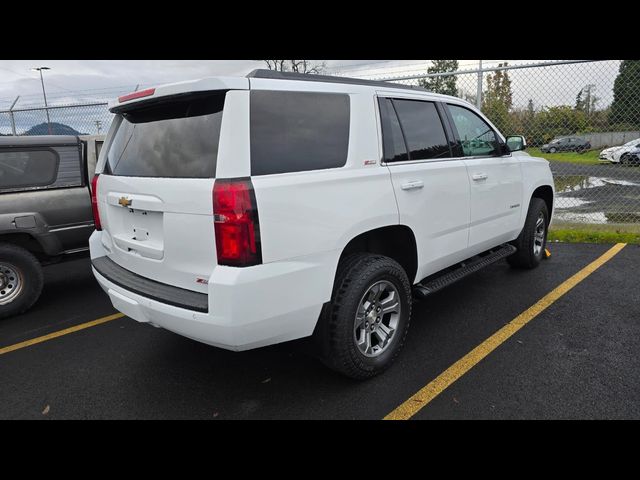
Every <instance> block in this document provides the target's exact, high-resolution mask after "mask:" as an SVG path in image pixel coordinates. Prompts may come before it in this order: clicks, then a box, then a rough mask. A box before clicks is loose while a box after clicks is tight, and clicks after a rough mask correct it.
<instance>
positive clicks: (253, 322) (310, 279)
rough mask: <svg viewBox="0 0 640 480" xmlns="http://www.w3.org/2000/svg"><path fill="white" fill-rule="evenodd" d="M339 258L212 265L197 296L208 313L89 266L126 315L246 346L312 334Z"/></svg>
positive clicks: (200, 337) (191, 334) (331, 255)
mask: <svg viewBox="0 0 640 480" xmlns="http://www.w3.org/2000/svg"><path fill="white" fill-rule="evenodd" d="M99 235H100V232H95V233H94V236H99ZM90 243H91V245H92V251H91V253H92V255H91V256H92V261H93V262H96V261H99V259H100V258H101V257H97V256H96V253H98V252H97V251H96V250H99V247H98V246H96V248H95V249H94V244H96V243H99V241H98V242H96V241H95V239H94V238H93V237H92V241H91V242H90ZM337 256H338V253H337V252H335V253H334V252H326V253H322V254H317V255H313V256H309V257H301V258H296V259H293V260H289V261H282V262H273V263H267V264H263V265H257V266H255V267H248V268H234V267H225V266H216V267H215V268H214V270H213V273H212V275H211V277H210V278H209V285H208V295H204V294H197V295H202V296H205V297H207V303H208V311H206V312H203V311H197V310H195V309H192V308H184V307H181V306H176V305H175V304H174V305H171V304H168V303H166V302H165V301H160V300H159V299H160V298H161V296H162V293H161V292H158V291H156V292H155V295H153V297H154V298H152V295H151V294H148V293H147V294H142V293H141V292H143V291H144V289H141V288H135V289H134V288H133V287H129V288H125V287H124V286H123V285H125V283H124V282H123V281H121V280H119V279H118V278H116V277H113V278H107V277H106V276H105V275H104V273H106V272H105V270H104V269H102V272H103V273H101V272H100V271H98V270H97V269H96V268H95V267H92V269H93V273H94V275H95V277H96V279H97V280H98V283H99V284H100V286H101V287H102V289H103V290H104V291H105V292H106V293H107V294H108V295H109V298H110V299H111V302H112V303H113V306H114V307H115V308H116V309H117V310H119V311H121V312H122V313H124V314H125V315H127V316H128V317H131V318H133V319H134V320H137V321H139V322H148V323H151V324H153V325H156V326H160V327H163V328H166V329H167V330H170V331H172V332H175V333H177V334H180V335H183V336H185V337H188V338H191V339H193V340H197V341H200V342H203V343H207V344H209V345H214V346H216V347H220V348H225V349H228V350H248V349H251V348H257V347H262V346H266V345H271V344H275V343H280V342H285V341H289V340H294V339H297V338H302V337H307V336H309V335H311V334H312V333H313V330H314V328H315V325H316V323H317V320H318V317H319V315H320V310H321V309H322V305H323V304H324V303H325V302H327V301H328V300H329V299H330V297H331V288H332V284H333V277H334V275H335V272H334V271H331V270H332V267H331V265H335V264H337ZM334 257H335V258H334ZM334 260H335V262H334ZM129 273H131V272H129ZM134 275H135V274H134ZM140 278H141V277H140ZM116 282H117V283H116ZM169 288H175V287H169ZM134 290H135V291H134Z"/></svg>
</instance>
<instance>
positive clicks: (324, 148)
mask: <svg viewBox="0 0 640 480" xmlns="http://www.w3.org/2000/svg"><path fill="white" fill-rule="evenodd" d="M250 114H251V174H252V175H269V174H275V173H287V172H302V171H306V170H322V169H327V168H338V167H342V166H344V165H345V163H346V162H347V154H348V150H349V120H350V104H349V96H348V95H346V94H337V93H316V92H282V91H263V90H254V91H252V92H251V109H250Z"/></svg>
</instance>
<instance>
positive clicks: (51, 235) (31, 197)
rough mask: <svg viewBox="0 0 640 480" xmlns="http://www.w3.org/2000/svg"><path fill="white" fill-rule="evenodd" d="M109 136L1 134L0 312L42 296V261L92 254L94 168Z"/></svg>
mask: <svg viewBox="0 0 640 480" xmlns="http://www.w3.org/2000/svg"><path fill="white" fill-rule="evenodd" d="M103 141H104V136H82V137H76V136H68V135H51V136H49V135H47V136H28V137H0V318H4V317H8V316H10V315H15V314H18V313H21V312H24V311H25V310H27V309H28V308H29V307H31V306H32V305H33V304H34V303H35V301H36V300H37V299H38V297H39V296H40V292H41V291H42V284H43V272H42V265H43V264H47V263H51V262H54V261H59V260H63V259H69V258H74V257H75V256H76V254H87V253H88V249H89V245H88V239H89V236H90V235H91V232H93V230H94V225H93V215H92V206H91V194H90V190H89V188H90V182H89V178H88V173H87V172H88V171H89V172H91V174H92V175H91V176H93V172H94V170H95V166H96V159H97V157H98V154H99V151H100V148H101V146H102V143H103Z"/></svg>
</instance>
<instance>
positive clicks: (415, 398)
mask: <svg viewBox="0 0 640 480" xmlns="http://www.w3.org/2000/svg"><path fill="white" fill-rule="evenodd" d="M625 245H626V243H618V244H616V245H614V246H613V247H611V248H610V249H609V250H607V251H606V252H605V253H604V254H603V255H602V256H601V257H600V258H598V259H596V260H594V261H593V262H591V263H590V264H589V265H587V266H586V267H584V268H583V269H582V270H580V271H579V272H578V273H576V274H575V275H573V276H572V277H570V278H569V279H568V280H565V281H564V282H562V283H561V284H560V285H558V286H557V287H556V288H554V289H553V290H552V291H551V292H549V293H548V294H546V295H545V296H544V297H542V298H541V299H540V300H538V301H537V302H536V303H535V304H534V305H532V306H531V307H529V308H528V309H527V310H525V311H524V312H522V313H521V314H520V315H518V316H517V317H516V318H514V319H513V320H511V321H510V322H509V323H507V324H506V325H505V326H504V327H502V328H501V329H500V330H498V331H497V332H496V333H494V334H493V335H491V336H490V337H489V338H487V339H486V340H485V341H484V342H482V343H481V344H480V345H478V346H477V347H476V348H474V349H473V350H471V351H470V352H469V353H467V354H466V355H465V356H464V357H462V358H461V359H460V360H458V361H457V362H456V363H454V364H453V365H451V366H450V367H449V368H447V369H446V370H445V371H444V372H442V373H441V374H440V375H438V376H437V377H436V378H435V379H434V380H432V381H431V382H429V383H428V384H427V385H425V386H424V387H423V388H421V389H420V390H419V391H418V392H416V393H415V394H414V395H412V396H411V397H410V398H409V399H408V400H407V401H406V402H404V403H402V404H401V405H399V406H398V407H396V409H395V410H393V411H392V412H391V413H389V414H388V415H387V416H386V417H384V419H385V420H408V419H410V418H411V417H413V416H414V415H415V414H416V413H418V412H419V411H420V410H421V409H422V408H424V407H425V406H426V405H427V404H428V403H429V402H431V400H433V399H434V398H436V397H437V396H438V395H440V394H441V393H442V392H443V391H444V390H445V389H446V388H447V387H449V385H451V384H452V383H453V382H455V381H456V380H458V379H459V378H460V377H462V376H463V375H464V374H465V373H467V372H468V371H469V370H471V369H472V368H473V367H474V366H475V365H476V364H477V363H478V362H480V360H482V359H483V358H485V357H486V356H487V355H489V354H490V353H491V352H493V351H494V350H495V349H496V348H498V346H499V345H501V344H502V343H503V342H504V341H506V340H507V339H508V338H509V337H511V335H513V334H514V333H516V332H517V331H518V330H520V329H521V328H522V327H524V326H525V325H526V324H527V323H529V322H530V321H531V320H533V319H534V318H535V317H537V316H538V315H539V314H540V313H542V312H543V311H544V310H546V309H547V307H549V306H550V305H551V304H552V303H553V302H555V301H556V300H558V299H559V298H560V297H562V296H563V295H564V294H565V293H567V292H568V291H569V290H571V289H572V288H573V287H575V286H576V285H577V284H579V283H580V282H581V281H582V280H584V279H585V278H587V277H588V276H589V275H591V274H592V273H593V272H595V271H596V270H597V269H598V268H600V267H601V266H602V265H604V264H605V263H607V262H608V261H609V260H611V259H612V258H613V257H614V256H615V255H616V254H617V253H618V252H619V251H620V250H622V249H623V248H624V246H625Z"/></svg>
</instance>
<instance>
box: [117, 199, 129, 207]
mask: <svg viewBox="0 0 640 480" xmlns="http://www.w3.org/2000/svg"><path fill="white" fill-rule="evenodd" d="M118 203H119V204H120V205H122V206H123V207H129V206H130V205H131V200H129V199H128V198H127V197H120V200H118Z"/></svg>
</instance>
